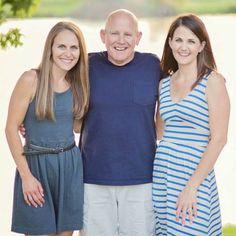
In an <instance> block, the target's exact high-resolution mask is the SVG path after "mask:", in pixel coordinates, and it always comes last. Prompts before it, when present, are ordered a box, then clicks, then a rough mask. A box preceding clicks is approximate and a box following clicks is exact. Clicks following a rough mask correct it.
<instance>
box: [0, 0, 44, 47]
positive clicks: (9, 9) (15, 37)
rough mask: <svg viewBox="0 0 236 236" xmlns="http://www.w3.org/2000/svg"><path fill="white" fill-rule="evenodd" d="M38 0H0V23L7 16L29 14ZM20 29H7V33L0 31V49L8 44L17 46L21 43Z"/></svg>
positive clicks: (24, 15)
mask: <svg viewBox="0 0 236 236" xmlns="http://www.w3.org/2000/svg"><path fill="white" fill-rule="evenodd" d="M39 1H40V0H0V25H1V24H2V23H4V22H5V21H6V19H7V17H21V18H23V17H26V16H30V15H31V14H32V13H33V11H34V10H35V9H36V7H37V6H38V4H39ZM21 36H22V34H21V33H20V30H19V29H17V28H13V29H9V31H8V32H7V33H0V49H1V48H2V49H6V48H7V47H8V46H13V47H18V46H20V45H22V42H21Z"/></svg>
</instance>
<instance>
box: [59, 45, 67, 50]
mask: <svg viewBox="0 0 236 236" xmlns="http://www.w3.org/2000/svg"><path fill="white" fill-rule="evenodd" d="M65 47H66V46H65V45H64V44H59V45H58V48H60V49H64V48H65Z"/></svg>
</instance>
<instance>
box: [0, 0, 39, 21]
mask: <svg viewBox="0 0 236 236" xmlns="http://www.w3.org/2000/svg"><path fill="white" fill-rule="evenodd" d="M38 3H39V0H2V4H1V5H2V7H3V8H4V9H5V10H6V12H7V15H8V16H16V17H25V16H30V15H31V14H32V12H33V11H34V10H35V9H36V7H37V5H38Z"/></svg>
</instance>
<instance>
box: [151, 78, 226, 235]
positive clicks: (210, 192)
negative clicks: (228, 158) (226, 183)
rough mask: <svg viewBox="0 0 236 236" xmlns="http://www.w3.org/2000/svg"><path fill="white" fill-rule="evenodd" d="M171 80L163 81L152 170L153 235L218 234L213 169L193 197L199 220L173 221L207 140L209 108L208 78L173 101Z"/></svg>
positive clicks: (216, 192)
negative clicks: (161, 124)
mask: <svg viewBox="0 0 236 236" xmlns="http://www.w3.org/2000/svg"><path fill="white" fill-rule="evenodd" d="M170 79H171V78H170V77H168V78H165V79H164V80H163V81H162V82H163V83H162V88H161V91H160V114H161V117H162V119H163V121H164V123H165V130H164V135H163V138H162V140H161V141H160V142H159V144H158V148H157V151H156V156H155V160H154V169H153V204H154V209H155V214H156V222H157V223H156V236H157V235H160V236H164V235H168V236H169V235H173V236H182V235H188V236H203V235H204V236H206V235H208V236H219V235H222V227H221V214H220V206H219V197H218V191H217V185H216V179H215V174H214V170H212V171H211V172H210V173H209V174H208V176H207V177H206V178H205V180H204V181H203V182H202V183H201V185H200V186H199V188H198V192H197V210H198V215H197V218H196V219H195V220H194V222H193V224H189V220H188V219H187V223H186V225H185V226H182V225H181V222H177V221H176V201H177V198H178V195H179V193H180V192H181V191H182V189H183V188H184V186H185V185H186V183H187V181H188V179H189V178H190V176H191V175H192V174H193V172H194V171H195V170H196V168H197V166H198V164H199V161H200V160H201V157H202V155H203V153H204V151H205V149H206V146H207V144H208V141H209V137H210V129H209V114H208V104H207V101H206V97H205V89H206V85H207V79H208V78H207V77H203V78H202V80H201V81H200V82H199V84H198V85H197V86H196V87H195V88H194V89H193V90H192V91H191V92H190V93H188V94H187V95H186V97H185V98H184V99H183V100H181V101H179V102H175V101H173V100H172V99H171V92H170Z"/></svg>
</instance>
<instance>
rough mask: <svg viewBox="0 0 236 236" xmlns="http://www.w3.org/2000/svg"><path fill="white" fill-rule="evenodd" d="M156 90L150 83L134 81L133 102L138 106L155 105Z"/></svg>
mask: <svg viewBox="0 0 236 236" xmlns="http://www.w3.org/2000/svg"><path fill="white" fill-rule="evenodd" d="M156 97H157V88H155V85H154V84H153V83H151V82H146V81H135V82H134V84H133V99H134V102H135V103H137V104H140V105H152V104H154V103H156Z"/></svg>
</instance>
